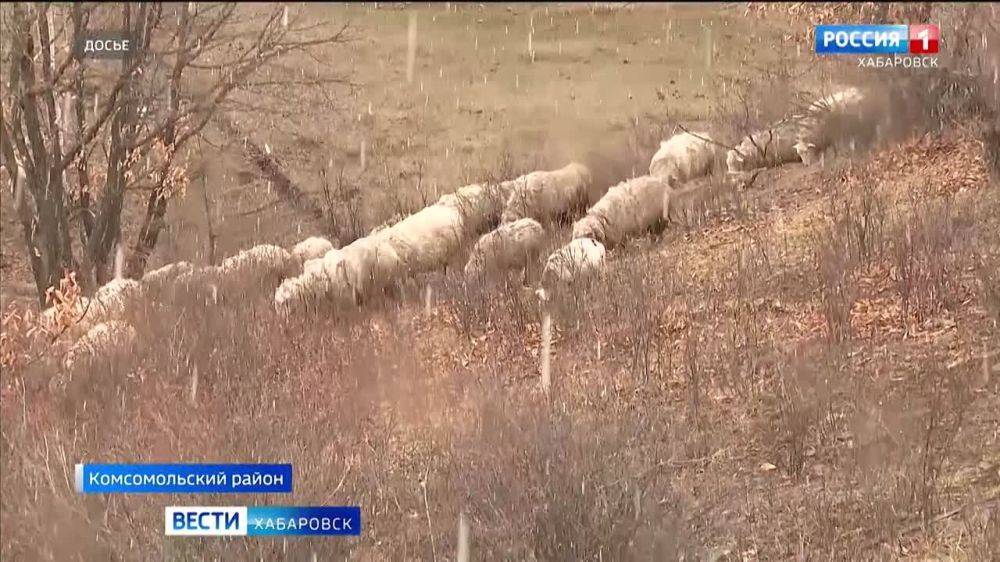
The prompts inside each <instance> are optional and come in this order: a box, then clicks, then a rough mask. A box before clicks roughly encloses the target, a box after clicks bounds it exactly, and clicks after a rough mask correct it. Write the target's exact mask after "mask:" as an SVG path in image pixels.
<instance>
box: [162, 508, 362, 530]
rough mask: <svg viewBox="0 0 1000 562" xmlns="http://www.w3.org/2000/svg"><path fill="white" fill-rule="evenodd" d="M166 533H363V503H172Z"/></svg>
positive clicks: (167, 516) (165, 517) (165, 513)
mask: <svg viewBox="0 0 1000 562" xmlns="http://www.w3.org/2000/svg"><path fill="white" fill-rule="evenodd" d="M164 534H165V535H167V536H185V537H234V536H236V537H240V536H242V537H260V536H354V537H356V536H360V535H361V507H360V506H284V505H270V506H249V507H244V506H228V507H206V506H170V507H167V508H165V509H164Z"/></svg>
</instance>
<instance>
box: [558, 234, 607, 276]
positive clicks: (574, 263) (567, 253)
mask: <svg viewBox="0 0 1000 562" xmlns="http://www.w3.org/2000/svg"><path fill="white" fill-rule="evenodd" d="M604 255H605V249H604V245H603V244H601V243H600V242H598V241H597V240H594V239H592V238H577V239H575V240H572V241H570V242H569V244H566V245H565V246H563V247H562V248H559V249H558V250H556V251H555V252H553V253H552V255H550V256H549V259H547V260H546V261H545V269H544V270H543V271H542V285H543V286H551V285H553V284H556V283H571V282H573V281H576V280H579V279H584V278H586V277H589V276H590V275H592V274H593V273H595V272H596V271H597V270H598V269H600V268H601V266H602V265H603V263H604Z"/></svg>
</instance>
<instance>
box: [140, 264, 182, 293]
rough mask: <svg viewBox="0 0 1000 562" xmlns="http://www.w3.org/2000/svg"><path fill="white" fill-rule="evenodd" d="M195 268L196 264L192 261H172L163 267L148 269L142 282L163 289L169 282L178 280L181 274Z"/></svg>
mask: <svg viewBox="0 0 1000 562" xmlns="http://www.w3.org/2000/svg"><path fill="white" fill-rule="evenodd" d="M193 270H194V265H192V264H191V262H186V261H179V262H176V263H170V264H167V265H165V266H163V267H161V268H158V269H154V270H152V271H147V272H146V274H145V275H143V276H142V282H143V284H144V285H147V286H149V287H153V288H155V289H163V288H164V287H166V286H167V285H168V284H169V283H171V282H173V281H176V280H177V278H178V277H180V276H181V275H183V274H185V273H189V272H191V271H193Z"/></svg>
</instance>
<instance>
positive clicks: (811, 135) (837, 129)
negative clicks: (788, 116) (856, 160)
mask: <svg viewBox="0 0 1000 562" xmlns="http://www.w3.org/2000/svg"><path fill="white" fill-rule="evenodd" d="M864 101H865V96H864V95H863V94H862V93H861V90H859V89H857V88H847V89H845V90H841V91H839V92H836V93H834V94H831V95H829V96H827V97H825V98H823V99H820V100H817V101H815V102H813V103H812V104H811V105H810V106H809V108H808V110H807V111H806V115H805V116H804V117H802V119H801V122H800V127H799V134H798V136H797V139H796V143H795V150H796V152H798V154H799V157H800V158H801V159H802V162H804V163H805V164H806V165H811V164H813V163H815V162H816V161H818V160H819V157H820V155H821V154H822V153H823V152H824V151H825V150H826V149H827V148H829V147H830V146H832V145H834V144H837V143H839V142H844V141H851V140H853V139H854V138H855V137H856V136H862V133H867V132H871V131H874V129H875V127H876V125H877V119H875V116H872V115H865V110H864V107H863V104H864Z"/></svg>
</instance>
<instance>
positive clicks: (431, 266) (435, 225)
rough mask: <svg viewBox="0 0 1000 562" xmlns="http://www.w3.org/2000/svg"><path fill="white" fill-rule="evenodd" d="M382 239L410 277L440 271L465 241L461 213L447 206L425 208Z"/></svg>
mask: <svg viewBox="0 0 1000 562" xmlns="http://www.w3.org/2000/svg"><path fill="white" fill-rule="evenodd" d="M382 236H383V239H384V240H385V241H386V242H387V243H388V244H389V245H390V246H391V247H392V249H393V250H394V251H395V253H396V254H397V255H398V257H399V259H400V260H401V262H402V263H403V264H404V265H405V266H406V268H407V271H408V272H409V273H410V274H416V273H423V272H427V271H433V270H435V269H438V268H441V267H444V266H445V265H447V263H448V261H449V259H450V258H451V257H452V256H453V255H454V254H455V252H457V251H458V250H459V249H460V248H461V246H462V243H463V242H464V241H465V240H466V239H467V236H466V233H465V224H464V221H463V218H462V213H461V212H459V211H458V210H457V209H455V208H453V207H450V206H448V205H431V206H430V207H425V208H424V209H422V210H420V211H418V212H416V213H414V214H412V215H410V216H408V217H406V218H405V219H403V220H402V221H400V222H398V223H396V224H395V225H394V226H393V227H392V228H390V229H388V230H386V231H384V233H383V234H382Z"/></svg>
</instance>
